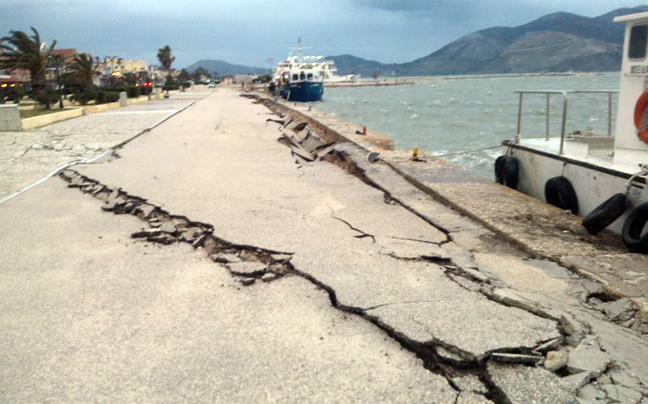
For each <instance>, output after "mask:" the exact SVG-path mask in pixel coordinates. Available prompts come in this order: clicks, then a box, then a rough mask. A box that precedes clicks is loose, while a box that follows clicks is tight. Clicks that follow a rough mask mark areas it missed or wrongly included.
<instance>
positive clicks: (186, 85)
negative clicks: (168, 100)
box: [180, 81, 191, 88]
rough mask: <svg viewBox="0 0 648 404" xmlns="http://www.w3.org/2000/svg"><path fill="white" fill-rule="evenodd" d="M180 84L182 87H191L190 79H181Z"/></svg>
mask: <svg viewBox="0 0 648 404" xmlns="http://www.w3.org/2000/svg"><path fill="white" fill-rule="evenodd" d="M180 85H181V86H182V87H184V88H189V87H191V82H190V81H183V82H182V83H180Z"/></svg>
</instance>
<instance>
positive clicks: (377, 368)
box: [0, 90, 646, 404]
mask: <svg viewBox="0 0 648 404" xmlns="http://www.w3.org/2000/svg"><path fill="white" fill-rule="evenodd" d="M268 117H271V115H269V111H268V110H267V109H266V108H265V107H263V106H261V105H255V104H253V103H251V101H250V100H249V99H245V98H241V97H239V96H238V92H235V91H231V90H219V91H217V92H216V93H215V94H212V95H211V96H209V97H207V98H206V99H204V100H201V101H199V102H197V103H196V104H195V105H193V106H192V107H190V108H189V109H187V110H185V111H184V112H182V113H181V114H179V115H177V116H175V117H173V118H172V119H170V120H169V121H168V122H166V123H165V124H163V125H161V126H159V127H158V128H156V129H154V130H153V131H151V133H149V134H147V135H145V136H142V137H140V138H138V139H136V140H135V141H133V142H132V143H130V144H128V145H127V146H126V147H125V148H123V149H121V150H119V154H120V156H121V158H120V159H117V160H113V161H106V162H104V163H101V164H93V165H87V166H79V167H77V168H76V170H77V171H78V172H79V173H81V174H82V175H83V176H85V177H87V178H89V179H92V180H94V181H98V182H99V183H101V184H103V186H106V187H109V188H110V189H111V190H114V189H117V188H121V189H122V190H123V191H125V192H127V193H128V194H129V195H133V196H137V197H139V198H144V199H146V200H147V201H148V202H150V203H152V204H154V205H157V206H160V207H161V208H163V209H164V210H165V211H167V212H171V213H173V214H175V215H183V216H185V217H187V218H189V219H191V220H192V221H196V222H201V223H206V224H209V225H210V226H212V227H213V234H214V236H216V237H218V238H219V239H222V240H225V241H227V242H228V243H233V244H234V245H238V246H248V247H251V248H254V247H258V248H263V249H268V250H274V251H283V252H289V253H291V258H290V265H291V267H290V268H289V269H290V271H288V274H287V276H283V277H281V278H279V279H277V280H275V281H272V282H256V283H254V284H253V285H251V286H243V284H242V283H240V282H239V281H240V279H239V278H237V277H236V276H234V277H232V275H230V273H229V272H228V271H227V270H226V269H225V268H224V266H223V264H221V263H213V262H212V260H210V259H208V258H207V255H208V254H210V251H206V250H207V247H202V246H198V250H202V251H192V248H191V247H189V246H188V245H183V244H172V245H171V246H161V245H159V244H154V243H150V242H146V241H141V240H131V239H130V238H129V237H130V234H131V233H133V232H136V231H138V230H140V229H142V228H147V226H149V224H150V223H149V224H147V223H145V222H142V221H141V220H138V219H135V218H133V217H132V216H130V215H126V216H121V217H117V216H114V215H112V214H107V213H104V212H102V211H101V209H99V207H100V206H101V203H100V202H99V201H97V200H95V199H93V198H92V197H91V196H90V194H88V195H83V194H81V193H79V192H78V191H76V190H70V189H67V188H66V184H65V182H63V181H62V180H61V179H59V178H54V179H51V180H50V181H48V182H47V183H45V184H44V185H42V186H41V187H39V188H37V189H34V190H32V191H30V192H28V193H26V194H23V195H21V196H20V197H18V198H16V199H14V200H12V201H10V202H8V203H7V204H5V205H2V206H0V228H2V229H5V230H3V231H2V232H0V247H1V248H2V249H3V251H6V252H7V254H6V260H5V262H6V264H7V265H6V267H5V268H4V269H3V270H2V274H3V278H4V279H6V280H7V282H5V283H4V284H3V286H0V291H1V292H2V293H1V296H2V302H0V313H1V314H0V324H2V325H4V327H2V330H0V348H2V351H3V352H4V354H2V356H0V363H1V364H3V366H1V368H2V369H4V374H5V375H6V376H7V377H4V378H3V381H2V382H0V395H2V397H4V398H5V399H6V400H4V401H23V402H42V401H45V398H46V397H54V398H55V401H58V402H83V401H94V400H95V399H97V397H100V398H101V399H98V400H99V401H110V402H130V401H140V402H177V401H178V400H180V399H181V398H182V399H185V400H187V401H189V402H241V403H242V402H318V403H321V402H336V403H342V402H349V403H351V402H372V403H373V402H407V403H455V402H459V403H466V404H468V403H484V402H495V403H511V402H524V401H520V400H521V397H533V400H534V401H533V402H538V403H570V402H576V401H575V400H577V398H576V396H579V398H578V399H579V400H580V399H581V398H582V396H583V393H582V391H580V389H581V388H582V387H583V386H585V385H588V384H589V383H590V382H591V381H600V382H601V383H600V385H601V386H604V385H605V384H606V383H605V382H606V381H607V379H605V378H608V379H610V383H608V384H611V385H612V384H614V383H613V380H612V376H611V375H608V374H607V372H608V369H605V368H604V369H601V370H600V371H599V372H598V374H596V375H594V374H592V375H591V377H589V374H588V376H587V377H589V379H588V380H586V381H585V382H581V383H576V384H575V382H573V381H572V379H569V380H566V379H565V378H561V377H559V376H557V375H555V374H553V373H550V372H549V371H548V370H545V369H544V368H542V367H537V368H533V369H531V368H528V367H527V366H526V365H520V364H515V363H514V364H506V365H500V364H497V363H496V362H495V361H494V359H492V358H491V354H493V353H500V354H503V355H500V357H501V358H504V359H506V360H518V359H519V358H517V359H516V357H515V355H521V356H524V355H526V358H527V359H526V360H528V357H529V356H533V354H532V351H533V350H534V349H535V348H537V347H538V346H540V345H542V344H543V343H544V342H547V341H552V340H556V341H559V342H560V343H559V344H558V345H559V346H560V347H561V348H560V349H564V350H570V349H572V348H574V347H577V346H578V344H579V343H580V340H581V339H582V338H583V336H584V334H588V333H591V332H592V331H591V328H596V324H599V323H596V324H592V325H591V326H590V324H589V323H592V322H595V321H603V320H601V319H600V318H598V317H596V316H595V315H594V314H591V313H590V312H589V311H588V309H587V308H579V310H583V311H584V312H585V313H587V315H588V316H589V317H588V320H587V321H586V323H587V324H583V323H582V322H581V321H579V320H578V319H575V320H572V322H571V323H569V325H570V326H569V327H567V326H565V321H566V320H565V321H563V320H562V319H561V316H563V314H564V315H567V316H571V315H573V313H571V312H570V311H564V310H566V309H565V308H564V307H562V306H560V305H557V304H555V305H554V306H555V307H554V306H551V304H553V303H551V304H550V303H548V302H547V299H545V297H546V296H547V295H549V296H550V297H551V299H553V300H560V299H561V298H562V297H563V296H568V295H569V296H571V295H570V293H571V292H572V291H573V289H574V288H576V286H574V283H575V282H577V280H574V279H572V278H571V277H570V276H566V277H565V276H564V274H563V273H560V272H559V271H554V272H553V273H552V272H551V271H548V270H547V271H543V270H542V269H539V270H538V271H541V272H539V273H538V272H537V271H536V272H527V271H525V270H520V267H518V266H516V265H517V263H519V262H521V259H522V258H524V257H521V256H520V253H519V252H518V251H515V250H514V249H513V248H511V247H510V246H508V245H506V244H505V243H502V242H501V241H499V240H498V239H497V238H496V237H494V236H493V235H492V234H491V233H490V232H488V231H487V230H485V229H483V228H481V227H480V226H479V225H477V224H475V223H473V222H471V221H469V220H467V219H466V218H464V217H461V216H460V215H458V214H456V213H455V212H453V211H451V210H449V209H447V208H445V207H443V206H442V205H440V204H438V203H436V202H435V201H433V200H431V199H429V198H426V197H425V196H422V195H421V194H420V193H417V192H416V191H415V190H413V189H411V186H408V184H406V183H405V181H403V180H402V179H399V178H397V177H394V176H393V175H392V174H390V173H388V172H386V171H384V167H380V166H371V167H366V169H367V171H366V172H367V174H368V175H369V176H371V178H372V180H373V181H375V182H376V183H378V184H380V187H382V188H381V189H376V188H375V187H371V186H368V185H367V184H365V183H364V182H362V181H360V180H359V179H358V178H356V177H354V176H351V175H349V174H347V173H346V172H345V171H344V170H342V169H340V168H339V167H336V166H335V165H333V164H329V163H325V162H314V163H305V162H304V161H302V160H300V159H299V158H297V157H294V156H291V154H290V153H289V150H288V149H287V148H286V146H285V145H282V144H281V143H279V142H277V138H278V137H279V136H280V135H281V132H280V131H279V129H280V127H279V125H278V124H276V123H267V122H266V119H267V118H268ZM340 148H341V149H345V148H346V151H347V152H348V153H349V154H350V155H351V156H352V157H353V153H354V150H352V148H349V147H348V146H345V145H340ZM356 161H357V163H358V164H359V165H360V164H361V163H360V161H361V158H358V159H356ZM386 190H387V192H389V194H390V195H389V196H390V198H395V200H396V201H398V203H386V201H387V199H388V198H386V197H385V192H386ZM404 205H405V207H404ZM412 211H414V212H415V213H416V214H414V213H413V212H412ZM9 229H24V231H20V232H16V231H9ZM27 246H30V247H27ZM28 248H29V250H28V251H30V252H32V251H34V253H33V254H26V253H25V252H26V251H27V249H28ZM239 250H240V249H239ZM237 253H238V254H239V255H240V253H241V251H237ZM489 253H490V254H492V255H489ZM507 259H508V260H509V261H507ZM510 261H512V262H513V263H514V264H510V263H509V262H510ZM502 262H504V264H502ZM481 277H483V279H482V278H481ZM475 278H478V279H482V281H480V282H476V281H475ZM538 279H540V280H541V281H540V282H538ZM543 280H547V282H544V281H543ZM536 283H539V284H538V285H537V286H538V287H534V284H536ZM546 285H551V286H550V287H551V292H552V293H551V294H544V293H540V292H543V291H542V290H541V289H542V287H544V288H545V292H546V289H547V288H548V286H546ZM541 286H542V287H541ZM498 288H499V289H505V288H511V289H512V290H515V291H516V292H517V291H518V290H520V293H535V292H538V293H539V297H538V296H531V297H530V299H531V300H530V302H531V303H530V304H536V305H538V307H539V308H538V310H533V312H531V311H530V310H527V309H524V308H523V307H522V308H521V305H520V304H503V300H502V299H499V300H498V299H496V298H494V297H493V296H494V295H495V294H496V292H497V291H498V290H499V289H498ZM506 290H509V289H506ZM327 294H328V296H327ZM525 296H527V297H528V295H525ZM572 304H573V305H579V304H581V303H579V302H578V301H576V300H575V299H574V302H572ZM547 306H550V307H547ZM543 310H544V311H543ZM561 310H563V311H561ZM534 313H535V314H534ZM538 313H539V314H540V315H538ZM554 313H558V314H555V315H554ZM584 315H585V314H583V316H584ZM570 318H571V317H570ZM600 324H605V326H606V327H608V328H606V330H607V331H608V335H606V336H605V338H604V340H601V341H600V345H601V346H605V344H606V342H607V341H609V340H610V339H614V338H621V339H620V340H619V341H620V342H619V343H620V344H621V346H622V347H625V346H630V345H632V349H630V348H628V351H632V352H638V353H639V354H638V357H637V358H635V361H636V363H641V361H642V359H643V358H645V355H646V352H645V347H646V345H645V344H643V342H642V340H641V339H640V338H637V337H636V336H634V335H625V334H623V335H621V334H619V333H627V332H628V331H627V330H624V331H617V330H616V329H615V328H614V327H615V326H614V325H611V324H610V323H606V322H603V323H600ZM570 327H571V328H577V330H572V329H571V328H570ZM602 327H603V326H602V325H601V328H602ZM610 327H612V328H610ZM617 328H618V327H617ZM580 329H583V330H581V331H579V330H580ZM579 332H580V334H579ZM581 334H582V335H581ZM619 335H621V336H620V337H619ZM564 337H568V338H564ZM568 342H571V344H572V346H569V343H568ZM642 344H643V345H642ZM608 351H610V352H611V351H612V349H608ZM625 352H626V350H625V349H624V348H621V349H619V350H618V352H617V353H616V354H615V356H614V357H613V358H612V359H613V360H614V361H616V362H617V363H618V364H619V367H620V368H621V369H623V371H624V372H626V373H623V375H624V376H626V375H627V374H628V373H632V372H633V371H634V372H639V373H640V374H638V375H635V374H634V373H633V374H632V376H631V379H632V380H633V381H634V383H635V384H636V385H633V386H632V389H633V390H632V391H634V392H638V394H639V398H640V399H641V398H642V397H643V395H644V394H645V393H646V390H645V387H644V386H645V385H644V383H646V381H645V376H646V375H645V374H643V369H642V368H640V365H635V362H632V361H631V360H630V359H628V360H627V361H626V360H625V359H626V358H625V357H624V353H625ZM507 355H509V356H507ZM511 358H513V359H511ZM535 358H540V360H542V359H544V358H543V357H542V356H541V355H540V356H536V357H535ZM532 359H533V358H532ZM610 362H611V361H610ZM634 369H637V370H636V371H635V370H634ZM62 370H65V371H62ZM578 370H579V371H578V372H573V373H575V374H574V375H575V376H578V375H581V376H583V375H582V373H583V372H580V369H578ZM604 372H605V374H603V373H604ZM561 376H565V375H561ZM458 377H473V378H474V380H475V382H474V383H473V384H475V385H476V386H478V387H476V388H469V389H466V388H462V386H461V384H459V383H457V382H455V381H454V380H456V378H458ZM587 377H582V379H587ZM597 378H598V379H599V380H597ZM619 379H620V378H619V377H617V380H619ZM520 380H528V383H521V382H520ZM624 380H626V379H624ZM37 381H45V383H40V384H39V383H37ZM624 383H625V384H622V385H623V386H624V387H625V385H627V384H631V383H630V382H627V381H625V382H624ZM617 384H619V383H617ZM589 385H590V386H591V384H589ZM615 391H616V390H615ZM602 397H604V398H603V400H607V399H608V398H609V395H608V396H602ZM635 397H636V396H635ZM581 402H597V401H581ZM601 402H611V401H609V400H608V401H601ZM637 402H639V401H637Z"/></svg>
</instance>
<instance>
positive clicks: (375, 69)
mask: <svg viewBox="0 0 648 404" xmlns="http://www.w3.org/2000/svg"><path fill="white" fill-rule="evenodd" d="M326 59H329V60H333V61H334V62H335V65H336V66H337V68H338V74H340V75H346V74H360V75H361V76H362V77H371V76H373V75H375V74H377V75H379V76H391V75H392V74H394V73H396V72H397V71H398V69H399V66H398V65H397V64H383V63H380V62H376V61H375V60H367V59H362V58H359V57H357V56H353V55H340V56H327V57H326Z"/></svg>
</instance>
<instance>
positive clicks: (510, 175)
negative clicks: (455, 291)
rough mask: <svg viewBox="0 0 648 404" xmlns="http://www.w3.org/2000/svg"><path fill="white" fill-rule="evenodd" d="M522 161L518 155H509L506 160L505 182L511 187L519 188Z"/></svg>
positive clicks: (503, 172) (503, 175) (503, 171)
mask: <svg viewBox="0 0 648 404" xmlns="http://www.w3.org/2000/svg"><path fill="white" fill-rule="evenodd" d="M519 174H520V162H519V160H518V159H517V157H509V158H507V159H506V161H505V162H504V169H503V170H502V180H503V184H504V185H506V186H507V187H509V188H512V189H517V186H518V181H519V180H520V176H519Z"/></svg>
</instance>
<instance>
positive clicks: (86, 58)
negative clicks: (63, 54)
mask: <svg viewBox="0 0 648 404" xmlns="http://www.w3.org/2000/svg"><path fill="white" fill-rule="evenodd" d="M98 63H99V60H98V59H96V60H95V59H94V58H93V57H92V55H90V54H88V53H80V54H77V55H74V59H72V62H71V63H70V64H69V65H68V66H67V70H68V73H67V75H68V77H69V78H70V79H72V80H75V81H76V82H77V83H81V84H83V86H84V89H85V91H91V90H94V87H95V85H94V77H95V75H96V74H97V65H98Z"/></svg>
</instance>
